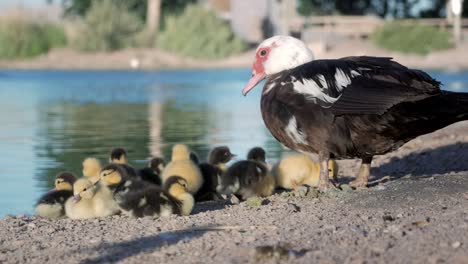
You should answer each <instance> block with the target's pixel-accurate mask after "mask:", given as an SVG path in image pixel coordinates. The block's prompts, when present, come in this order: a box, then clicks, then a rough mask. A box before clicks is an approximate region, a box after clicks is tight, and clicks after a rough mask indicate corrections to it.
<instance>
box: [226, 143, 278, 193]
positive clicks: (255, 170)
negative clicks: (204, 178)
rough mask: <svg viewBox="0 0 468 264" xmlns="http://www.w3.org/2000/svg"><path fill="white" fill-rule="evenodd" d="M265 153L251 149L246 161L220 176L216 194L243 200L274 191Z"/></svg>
mask: <svg viewBox="0 0 468 264" xmlns="http://www.w3.org/2000/svg"><path fill="white" fill-rule="evenodd" d="M264 153H265V151H264V150H263V149H261V148H253V149H251V150H250V151H249V153H248V155H247V157H248V158H249V159H248V160H242V161H238V162H236V163H234V164H233V165H232V166H231V167H229V169H228V170H227V171H226V172H225V173H224V174H223V175H222V177H221V182H220V184H219V185H218V187H217V191H218V193H222V194H226V195H231V194H235V195H239V196H240V198H241V199H243V200H245V199H247V198H249V197H252V196H262V197H265V196H269V195H272V194H273V191H274V189H275V179H274V178H273V176H272V175H271V174H270V172H269V170H268V168H267V166H266V160H265V154H264Z"/></svg>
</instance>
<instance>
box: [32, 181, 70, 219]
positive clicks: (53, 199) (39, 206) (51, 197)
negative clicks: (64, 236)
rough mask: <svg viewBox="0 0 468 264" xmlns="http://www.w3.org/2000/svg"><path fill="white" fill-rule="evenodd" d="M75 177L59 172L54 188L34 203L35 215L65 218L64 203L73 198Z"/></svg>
mask: <svg viewBox="0 0 468 264" xmlns="http://www.w3.org/2000/svg"><path fill="white" fill-rule="evenodd" d="M75 181H76V177H75V175H73V174H72V173H70V172H61V173H59V174H57V176H56V177H55V188H54V189H52V190H51V191H49V192H48V193H46V194H44V195H43V196H42V197H41V198H39V200H38V201H37V203H36V208H35V211H36V214H37V215H39V216H42V217H47V218H61V217H64V216H65V202H66V201H67V200H68V199H69V198H70V197H72V196H73V184H74V183H75Z"/></svg>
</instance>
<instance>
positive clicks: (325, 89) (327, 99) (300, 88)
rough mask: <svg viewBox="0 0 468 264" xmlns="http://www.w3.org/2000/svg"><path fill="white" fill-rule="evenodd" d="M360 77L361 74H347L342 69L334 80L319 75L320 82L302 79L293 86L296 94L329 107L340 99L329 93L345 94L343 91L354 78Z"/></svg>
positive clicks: (337, 69) (294, 82)
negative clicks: (333, 91)
mask: <svg viewBox="0 0 468 264" xmlns="http://www.w3.org/2000/svg"><path fill="white" fill-rule="evenodd" d="M358 75H360V74H359V73H358V72H357V71H355V70H352V71H351V72H350V74H347V73H346V72H345V71H343V70H342V69H340V68H336V70H335V74H334V76H333V80H326V79H325V76H324V75H322V74H319V75H317V76H316V77H317V79H318V81H315V80H313V79H302V80H294V81H292V84H293V89H294V91H295V92H297V93H300V94H303V95H304V96H305V97H306V98H307V99H308V100H310V101H313V102H314V103H319V104H320V105H322V106H328V107H329V106H331V105H332V104H333V103H335V102H336V101H337V100H338V99H339V98H340V96H337V97H333V96H330V95H329V91H331V90H336V91H337V92H339V93H341V92H343V90H344V89H345V88H346V87H347V86H348V85H350V84H351V82H352V78H353V77H355V76H358ZM330 86H332V87H330Z"/></svg>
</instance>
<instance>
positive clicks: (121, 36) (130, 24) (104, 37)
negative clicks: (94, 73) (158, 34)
mask: <svg viewBox="0 0 468 264" xmlns="http://www.w3.org/2000/svg"><path fill="white" fill-rule="evenodd" d="M142 27H143V22H142V21H141V19H140V18H139V17H138V16H137V15H136V14H134V13H132V12H130V11H128V8H127V6H126V5H125V4H123V3H120V1H112V0H101V1H94V2H93V4H92V5H91V8H90V9H89V10H88V12H87V13H86V15H85V17H84V23H83V24H82V25H81V28H80V29H79V31H80V33H79V34H78V35H77V38H76V39H74V40H73V46H74V47H76V48H77V49H79V50H84V51H112V50H117V49H121V48H125V47H128V46H134V45H135V36H136V34H137V33H138V32H140V31H141V30H142Z"/></svg>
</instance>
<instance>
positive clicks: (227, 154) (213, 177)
mask: <svg viewBox="0 0 468 264" xmlns="http://www.w3.org/2000/svg"><path fill="white" fill-rule="evenodd" d="M235 156H236V155H234V154H232V153H231V150H230V149H229V148H228V147H227V146H219V147H215V148H213V149H212V150H211V152H210V154H209V155H208V162H204V163H201V164H199V165H198V167H199V168H200V171H201V173H202V175H203V180H204V181H203V185H202V187H201V188H200V190H199V191H198V192H197V193H196V194H195V200H196V201H210V200H220V199H221V197H220V195H219V194H218V193H217V192H216V187H217V186H218V184H219V182H220V178H221V175H222V174H223V173H224V171H225V170H226V163H228V162H229V161H230V160H232V159H233V158H234V157H235Z"/></svg>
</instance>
